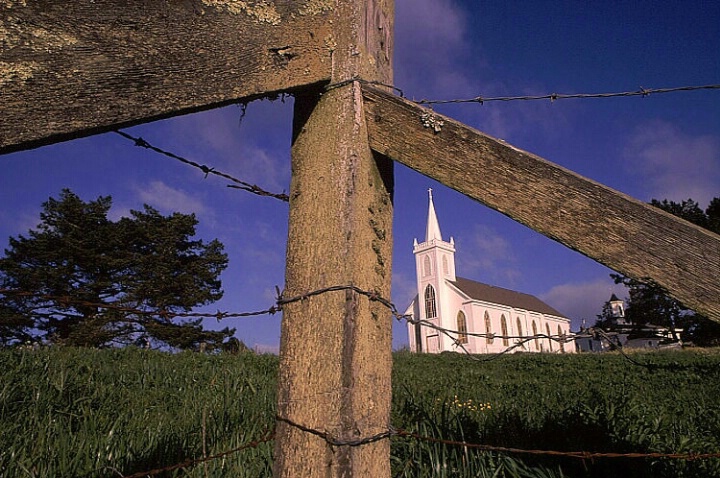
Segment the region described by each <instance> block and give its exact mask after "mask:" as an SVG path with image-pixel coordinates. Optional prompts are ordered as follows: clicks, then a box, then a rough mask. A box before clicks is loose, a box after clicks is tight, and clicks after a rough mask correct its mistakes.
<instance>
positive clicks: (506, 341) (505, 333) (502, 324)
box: [500, 314, 510, 347]
mask: <svg viewBox="0 0 720 478" xmlns="http://www.w3.org/2000/svg"><path fill="white" fill-rule="evenodd" d="M500 329H501V332H502V336H503V346H505V347H507V346H508V345H510V339H508V337H507V336H508V328H507V320H506V319H505V314H503V315H501V316H500Z"/></svg>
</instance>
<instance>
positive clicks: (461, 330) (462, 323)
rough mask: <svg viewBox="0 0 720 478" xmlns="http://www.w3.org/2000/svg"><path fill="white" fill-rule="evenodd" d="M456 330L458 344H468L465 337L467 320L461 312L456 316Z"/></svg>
mask: <svg viewBox="0 0 720 478" xmlns="http://www.w3.org/2000/svg"><path fill="white" fill-rule="evenodd" d="M457 330H458V342H459V343H461V344H466V343H468V336H467V319H466V318H465V313H464V312H463V311H462V310H461V311H459V312H458V314H457Z"/></svg>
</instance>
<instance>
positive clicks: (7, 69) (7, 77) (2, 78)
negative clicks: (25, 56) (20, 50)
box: [0, 61, 39, 86]
mask: <svg viewBox="0 0 720 478" xmlns="http://www.w3.org/2000/svg"><path fill="white" fill-rule="evenodd" d="M38 68H39V65H38V64H37V63H35V62H31V61H21V62H18V63H6V62H4V61H0V86H2V85H4V84H5V83H11V82H14V81H17V80H20V81H27V80H29V79H30V78H32V77H33V74H34V73H35V71H36V70H37V69H38Z"/></svg>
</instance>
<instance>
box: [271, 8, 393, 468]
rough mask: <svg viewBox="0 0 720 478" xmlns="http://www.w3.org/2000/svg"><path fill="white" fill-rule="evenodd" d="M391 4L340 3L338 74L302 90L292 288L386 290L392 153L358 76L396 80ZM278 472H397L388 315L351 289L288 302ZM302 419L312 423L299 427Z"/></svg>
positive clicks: (333, 41) (293, 193)
mask: <svg viewBox="0 0 720 478" xmlns="http://www.w3.org/2000/svg"><path fill="white" fill-rule="evenodd" d="M392 19H393V5H392V2H391V1H381V0H376V1H363V0H348V1H344V2H340V5H339V6H338V7H337V16H336V22H337V25H338V26H337V29H336V36H335V37H334V38H329V39H328V40H327V43H328V45H330V48H331V49H332V51H331V54H330V56H329V58H328V60H329V61H332V62H333V65H332V67H333V77H332V83H333V84H334V85H337V86H336V87H333V86H331V87H330V88H329V89H327V91H316V92H314V93H313V92H306V91H304V92H303V93H302V94H299V95H297V96H296V100H295V101H296V104H295V120H294V133H293V134H294V141H293V148H292V182H291V186H290V218H289V239H288V250H287V273H286V289H285V293H284V294H285V295H284V296H285V297H290V296H296V295H301V294H305V293H308V292H311V291H316V290H322V289H324V288H327V287H331V286H343V285H353V286H356V287H358V288H360V289H362V290H364V291H373V292H376V293H378V294H379V295H381V296H382V297H385V298H389V297H390V270H391V254H392V239H391V237H392V162H391V161H390V160H388V159H386V158H384V157H380V156H375V155H374V154H373V153H372V151H371V150H370V146H369V143H368V136H367V127H366V123H365V112H364V107H363V97H362V91H361V87H360V85H359V83H358V82H356V81H351V80H352V79H353V78H357V77H361V78H363V79H365V80H375V81H380V82H383V83H390V82H391V81H392V77H391V76H392V71H391V66H390V65H391V58H390V49H391V45H390V41H391V40H390V39H391V29H392ZM283 312H284V317H283V324H282V338H281V345H280V377H279V391H278V424H277V425H278V426H277V432H276V445H275V469H274V474H275V476H276V477H293V478H295V477H313V476H322V477H350V476H357V477H383V476H386V477H387V476H390V443H389V440H387V439H383V440H378V441H375V442H373V443H369V444H363V445H360V446H348V445H346V446H337V445H332V444H330V443H328V441H327V440H326V439H325V437H323V436H319V434H317V433H313V432H309V431H308V429H311V430H314V431H317V432H321V433H322V434H326V436H327V437H332V438H333V439H335V440H339V441H353V440H358V439H363V438H367V437H370V436H373V435H376V434H379V433H382V432H386V431H387V430H388V427H389V424H390V423H389V420H390V400H391V388H390V374H391V368H392V357H391V323H390V322H391V314H390V311H389V310H388V309H387V308H386V307H385V306H383V305H382V304H380V303H379V302H376V301H371V300H370V299H369V298H368V297H367V296H365V295H363V294H359V293H357V292H356V291H352V290H340V291H333V292H325V293H323V294H320V295H316V296H312V297H309V298H307V299H306V300H303V301H301V302H295V303H291V304H287V305H286V306H285V307H284V310H283ZM302 428H305V430H303V429H302Z"/></svg>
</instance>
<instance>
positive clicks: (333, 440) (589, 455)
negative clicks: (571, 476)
mask: <svg viewBox="0 0 720 478" xmlns="http://www.w3.org/2000/svg"><path fill="white" fill-rule="evenodd" d="M275 420H276V422H282V423H285V424H287V425H289V426H291V427H293V428H296V429H298V430H300V431H302V432H304V433H309V434H311V435H314V436H317V437H319V438H321V439H322V440H324V441H325V442H326V443H327V444H328V445H330V446H333V447H359V446H363V445H368V444H371V443H375V442H378V441H381V440H386V439H391V438H405V439H407V438H411V439H414V440H417V441H424V442H429V443H437V444H441V445H448V446H456V447H462V448H464V449H472V450H478V451H484V452H495V453H506V454H513V455H518V454H519V455H535V456H552V457H563V458H574V459H580V460H592V459H649V458H652V459H669V460H684V461H695V460H709V459H714V458H720V452H685V453H676V452H668V453H661V452H629V453H618V452H591V451H562V450H543V449H528V448H516V447H506V446H495V445H488V444H485V443H472V442H467V441H460V440H449V439H445V438H437V437H432V436H427V435H422V434H420V433H417V432H413V431H409V430H405V429H402V428H394V427H392V426H389V427H387V429H385V430H383V431H381V432H378V433H375V434H373V435H368V436H365V437H361V438H351V439H343V438H338V437H335V436H333V435H332V434H331V433H330V432H328V431H327V430H319V429H316V428H312V427H309V426H306V425H302V424H300V423H297V422H295V421H293V420H291V419H289V418H287V417H281V416H279V415H278V416H276V417H275ZM276 432H277V429H274V430H272V431H268V432H266V433H265V435H264V436H262V437H261V438H259V439H256V440H253V441H250V442H248V443H246V444H245V445H241V446H239V447H237V448H233V449H232V450H228V451H225V452H222V453H217V454H215V455H211V456H207V457H203V458H196V459H190V458H188V459H186V460H183V461H182V462H180V463H177V464H174V465H170V466H166V467H162V468H155V469H152V470H149V471H143V472H138V473H134V474H132V475H127V476H126V475H122V474H120V476H122V477H123V478H142V477H145V476H155V475H159V474H160V473H165V472H168V471H173V470H178V469H185V468H191V467H193V466H195V465H198V464H200V463H205V462H209V461H212V460H217V459H220V458H225V457H227V456H228V455H231V454H234V453H238V452H240V451H242V450H246V449H249V448H257V447H258V446H260V445H262V444H263V443H267V442H269V441H271V440H273V439H275V436H276Z"/></svg>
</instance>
